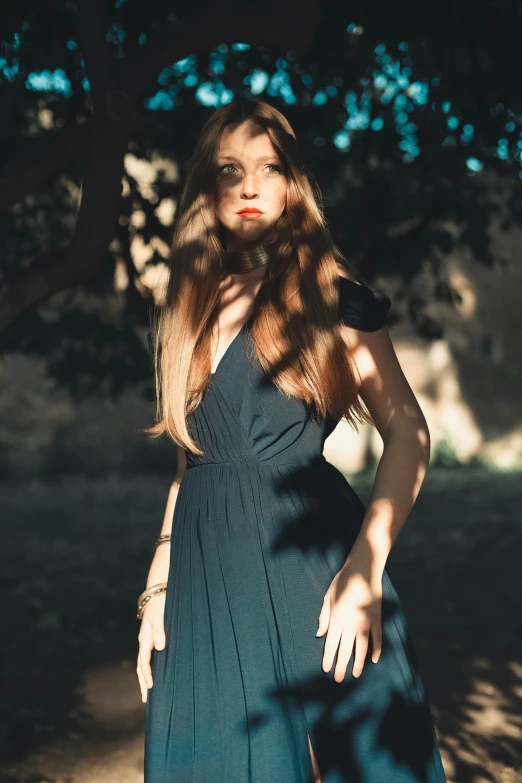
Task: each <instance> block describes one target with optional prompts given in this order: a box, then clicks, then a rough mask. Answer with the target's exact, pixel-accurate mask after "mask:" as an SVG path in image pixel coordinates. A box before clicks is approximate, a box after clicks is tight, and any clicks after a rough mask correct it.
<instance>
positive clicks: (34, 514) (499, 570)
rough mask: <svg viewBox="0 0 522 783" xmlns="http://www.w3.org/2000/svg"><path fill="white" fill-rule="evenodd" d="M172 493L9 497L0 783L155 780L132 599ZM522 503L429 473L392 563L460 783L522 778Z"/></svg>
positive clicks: (139, 486) (41, 492)
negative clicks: (147, 750)
mask: <svg viewBox="0 0 522 783" xmlns="http://www.w3.org/2000/svg"><path fill="white" fill-rule="evenodd" d="M169 480H170V477H169V476H167V477H156V478H150V477H144V478H141V479H135V478H117V477H111V478H107V479H106V480H103V481H92V480H87V479H82V478H67V479H64V480H61V481H59V482H57V483H42V482H34V483H26V484H19V485H12V486H9V487H5V486H4V487H3V488H2V489H1V490H0V518H1V519H2V547H1V548H0V579H1V580H2V583H3V584H2V595H3V596H4V598H6V599H7V600H6V601H5V602H4V609H3V612H2V624H1V626H0V637H1V638H0V644H1V649H2V656H1V662H0V667H1V675H2V689H3V693H2V699H1V700H0V722H1V727H2V728H1V734H0V753H1V756H2V759H3V761H2V766H1V771H0V781H1V783H87V782H88V783H140V781H142V780H143V726H144V705H143V704H142V702H141V698H140V693H139V688H138V681H137V678H136V672H135V660H136V652H137V633H138V628H139V623H138V621H137V620H136V618H135V601H136V597H137V595H138V593H139V592H140V591H141V590H142V589H143V584H144V581H145V578H146V574H147V569H148V566H149V563H150V558H151V554H152V544H153V542H154V539H155V537H156V535H157V534H158V531H159V527H160V524H161V518H162V515H163V508H164V503H165V500H166V494H167V489H168V484H169ZM352 483H353V485H354V487H355V488H356V490H357V491H358V492H359V493H360V495H361V497H362V499H363V500H367V499H368V497H369V493H370V490H371V479H355V478H354V479H353V480H352ZM521 501H522V474H521V473H516V474H500V473H487V472H484V471H478V472H477V471H472V470H468V469H460V470H459V469H454V470H435V469H432V470H430V471H429V472H428V477H427V479H426V481H425V483H424V485H423V488H422V491H421V494H420V496H419V498H418V500H417V503H416V504H415V507H414V509H413V511H412V513H411V515H410V517H409V519H408V521H407V523H406V526H405V527H404V529H403V531H402V533H401V535H400V536H399V539H398V540H397V542H396V544H395V547H394V550H393V552H392V555H391V558H390V560H389V571H390V574H391V576H392V579H393V581H394V584H395V586H396V588H397V590H398V592H399V595H400V597H401V600H402V603H403V606H404V609H405V612H406V615H407V618H408V621H409V625H410V630H411V633H412V636H413V640H414V643H415V647H416V650H417V654H418V658H419V663H420V666H421V670H422V672H423V675H424V681H425V685H426V689H427V691H428V695H429V697H430V701H431V704H432V709H433V714H434V717H435V722H436V727H437V732H438V735H439V740H440V745H441V751H442V754H443V761H444V765H445V769H446V773H447V776H448V781H450V783H515V782H516V781H520V780H522V756H521V747H522V742H521V740H522V717H521V716H522V644H521V638H522V635H521V631H522V612H521V611H520V595H521V594H522V590H521V581H522V579H521V576H520V573H521V568H520V544H521V540H522V520H521V514H520V509H521Z"/></svg>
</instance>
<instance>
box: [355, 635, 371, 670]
mask: <svg viewBox="0 0 522 783" xmlns="http://www.w3.org/2000/svg"><path fill="white" fill-rule="evenodd" d="M369 638H370V632H369V630H361V631H359V632H358V634H357V636H356V637H355V656H354V661H353V669H352V674H353V676H354V677H359V676H360V675H361V672H362V670H363V668H364V661H365V660H366V653H367V652H368V640H369Z"/></svg>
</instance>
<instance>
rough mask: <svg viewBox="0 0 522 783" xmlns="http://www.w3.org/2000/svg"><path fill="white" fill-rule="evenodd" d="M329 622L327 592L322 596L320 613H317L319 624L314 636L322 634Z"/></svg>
mask: <svg viewBox="0 0 522 783" xmlns="http://www.w3.org/2000/svg"><path fill="white" fill-rule="evenodd" d="M329 622H330V595H329V594H328V593H327V594H326V595H325V597H324V601H323V606H322V609H321V613H320V614H319V624H318V627H317V632H316V634H315V635H316V636H322V635H323V633H324V632H325V631H326V629H327V628H328V624H329Z"/></svg>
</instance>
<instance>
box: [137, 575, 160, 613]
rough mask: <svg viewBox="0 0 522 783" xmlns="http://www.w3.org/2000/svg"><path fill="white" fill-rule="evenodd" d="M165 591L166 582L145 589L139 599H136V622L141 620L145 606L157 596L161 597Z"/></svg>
mask: <svg viewBox="0 0 522 783" xmlns="http://www.w3.org/2000/svg"><path fill="white" fill-rule="evenodd" d="M166 591H167V582H159V583H158V584H156V585H151V586H150V587H147V588H146V590H144V591H143V592H142V593H141V595H140V597H139V598H138V613H137V615H136V616H137V618H138V620H141V618H142V616H143V611H144V609H145V607H146V606H147V604H148V603H149V602H150V601H152V599H153V598H156V597H157V596H158V595H161V594H162V593H165V592H166Z"/></svg>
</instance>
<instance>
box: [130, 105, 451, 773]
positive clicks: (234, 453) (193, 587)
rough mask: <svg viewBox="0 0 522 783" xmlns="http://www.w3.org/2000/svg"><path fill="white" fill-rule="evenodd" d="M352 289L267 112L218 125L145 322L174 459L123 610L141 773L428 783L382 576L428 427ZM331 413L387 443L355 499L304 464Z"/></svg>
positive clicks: (362, 291)
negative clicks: (152, 315) (141, 740)
mask: <svg viewBox="0 0 522 783" xmlns="http://www.w3.org/2000/svg"><path fill="white" fill-rule="evenodd" d="M350 272H351V274H350ZM355 276H356V275H355V274H354V272H353V271H351V270H350V269H349V267H348V265H347V264H346V262H345V261H344V259H343V258H342V256H341V254H340V253H339V251H338V250H337V249H336V248H335V247H334V245H333V243H332V241H331V239H330V236H329V233H328V231H327V227H326V223H325V220H324V217H323V215H322V212H321V208H320V206H319V203H318V198H317V190H315V192H314V189H313V188H312V185H311V184H310V180H309V178H308V176H307V175H306V173H305V171H304V168H303V165H302V163H301V162H300V159H299V154H298V150H297V147H296V140H295V135H294V132H293V130H292V128H291V127H290V125H289V123H288V121H287V120H286V119H285V117H284V116H283V115H282V114H281V113H280V112H278V111H277V110H276V109H275V108H273V107H271V106H270V105H268V104H267V103H264V102H261V101H257V100H237V101H234V102H233V103H231V104H229V105H227V106H224V107H221V108H220V109H218V110H217V111H216V112H214V114H213V115H212V116H211V117H210V119H209V120H208V121H207V123H206V124H205V126H204V128H203V129H202V131H201V135H200V137H199V140H198V142H197V145H196V148H195V151H194V154H193V157H192V160H191V163H190V167H189V172H188V177H187V182H186V185H185V188H184V191H183V195H182V198H181V202H180V206H179V209H178V214H177V218H176V226H175V230H174V241H173V249H172V255H171V259H170V278H169V285H168V290H167V292H166V301H165V306H164V307H163V308H162V312H161V315H160V319H159V321H158V322H157V323H156V324H155V328H154V336H155V341H154V347H155V357H156V379H157V397H158V419H157V424H156V425H155V426H154V427H153V428H151V429H150V430H149V431H150V432H152V434H153V435H160V434H162V433H165V432H166V433H167V434H168V435H169V436H170V437H171V438H172V439H173V440H174V442H175V443H176V444H177V448H178V470H177V474H176V478H175V480H174V482H173V484H172V487H171V490H170V493H169V497H168V502H167V507H166V511H165V518H164V521H163V526H162V528H161V534H160V537H159V538H158V540H157V542H156V544H157V546H156V550H155V554H154V559H153V562H152V565H151V568H150V571H149V575H148V579H147V586H146V589H145V591H144V592H143V593H142V595H141V596H140V599H138V606H139V610H138V616H139V617H141V629H140V633H139V646H140V649H139V656H138V666H137V673H138V679H139V684H140V688H141V692H142V700H143V701H144V702H146V703H147V707H146V737H145V783H167V781H168V783H178V782H179V783H189V781H190V783H268V782H269V781H270V782H271V783H272V782H274V783H276V782H277V783H305V782H306V783H312V781H313V782H314V783H348V782H350V783H352V781H353V782H355V781H365V783H412V782H413V781H422V782H423V783H424V782H427V783H441V781H444V780H445V777H444V772H443V769H442V765H441V760H440V755H439V750H438V747H437V741H436V737H435V733H434V728H433V722H432V717H431V712H430V708H429V705H428V702H427V700H426V696H425V692H424V689H423V685H422V681H421V679H420V676H419V672H418V668H417V664H416V661H415V656H414V652H413V650H412V647H411V642H410V638H409V636H408V631H407V628H406V624H405V619H404V616H403V613H402V610H401V607H400V604H399V600H398V598H397V594H396V592H395V590H394V588H393V586H392V584H391V583H390V579H389V577H388V574H387V571H386V568H385V562H386V558H387V556H388V554H389V551H390V548H391V546H392V544H393V542H394V540H395V538H396V536H397V535H398V533H399V530H400V528H401V527H402V525H403V523H404V521H405V520H406V518H407V516H408V513H409V511H410V510H411V508H412V505H413V503H414V502H415V499H416V496H417V494H418V492H419V489H420V486H421V483H422V480H423V477H424V474H425V471H426V468H427V464H428V459H429V444H430V439H429V432H428V428H427V426H426V422H425V419H424V416H423V415H422V413H421V410H420V408H419V405H418V403H417V401H416V399H415V397H414V395H413V393H412V391H411V389H410V387H409V385H408V383H407V381H406V379H405V377H404V375H403V373H402V371H401V369H400V366H399V364H398V361H397V358H396V356H395V353H394V350H393V347H392V343H391V341H390V337H389V333H388V330H387V328H386V322H387V312H388V308H389V306H390V304H391V303H390V300H389V298H388V297H386V296H384V295H383V294H379V293H377V292H375V291H373V290H372V289H371V288H370V286H369V285H367V284H366V282H363V283H360V282H357V281H356V280H354V279H353V278H354V277H355ZM343 417H345V418H346V419H347V420H348V421H349V422H350V423H351V424H352V425H353V426H354V427H355V428H356V429H357V422H359V421H367V422H370V423H372V424H374V425H375V427H376V428H377V430H378V431H379V433H380V435H381V436H382V439H383V442H384V450H383V454H382V457H381V460H380V462H379V467H378V470H377V475H376V479H375V486H374V489H373V494H372V499H371V502H370V503H369V505H368V508H365V507H364V505H363V504H362V502H361V500H360V499H359V498H358V496H357V495H356V494H355V492H354V490H353V489H352V488H351V486H350V484H349V483H348V482H347V481H346V479H345V478H344V476H343V475H342V474H341V473H340V472H339V471H338V470H337V469H336V468H334V467H333V466H332V465H331V464H329V463H328V462H327V461H326V460H325V459H324V457H323V456H322V450H323V445H324V441H325V439H326V437H328V435H330V434H331V432H332V431H333V429H334V428H335V426H336V424H337V423H338V421H339V420H340V419H341V418H343Z"/></svg>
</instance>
